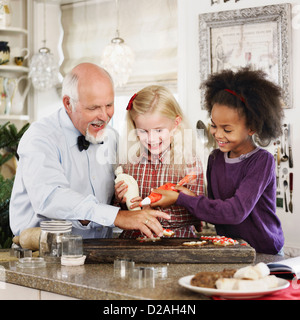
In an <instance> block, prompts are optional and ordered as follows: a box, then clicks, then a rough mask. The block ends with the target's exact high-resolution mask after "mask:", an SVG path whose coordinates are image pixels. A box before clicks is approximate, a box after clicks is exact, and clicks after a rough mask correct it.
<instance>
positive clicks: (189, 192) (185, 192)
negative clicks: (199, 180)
mask: <svg viewBox="0 0 300 320" xmlns="http://www.w3.org/2000/svg"><path fill="white" fill-rule="evenodd" d="M174 189H175V190H178V191H180V192H182V193H184V194H186V195H188V196H192V197H195V196H196V194H195V193H194V192H193V191H191V190H190V189H188V188H185V187H181V186H175V187H174Z"/></svg>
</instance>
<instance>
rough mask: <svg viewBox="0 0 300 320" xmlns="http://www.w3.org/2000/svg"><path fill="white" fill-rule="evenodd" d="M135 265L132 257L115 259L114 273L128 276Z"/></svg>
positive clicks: (124, 276)
mask: <svg viewBox="0 0 300 320" xmlns="http://www.w3.org/2000/svg"><path fill="white" fill-rule="evenodd" d="M134 266H135V262H134V261H133V260H131V259H116V260H114V275H115V276H117V277H121V278H127V277H128V276H129V274H130V273H131V270H132V269H133V268H134Z"/></svg>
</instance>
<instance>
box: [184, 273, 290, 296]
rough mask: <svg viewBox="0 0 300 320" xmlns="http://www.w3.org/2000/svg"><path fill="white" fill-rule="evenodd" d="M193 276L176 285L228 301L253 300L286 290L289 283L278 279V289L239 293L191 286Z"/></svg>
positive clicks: (237, 291)
mask: <svg viewBox="0 0 300 320" xmlns="http://www.w3.org/2000/svg"><path fill="white" fill-rule="evenodd" d="M193 277H194V275H191V276H186V277H182V278H180V279H179V280H178V283H179V284H180V285H181V286H182V287H184V288H187V289H190V290H192V291H195V292H199V293H202V294H204V295H206V296H220V297H223V298H230V299H253V298H258V297H262V296H265V295H267V294H270V293H274V292H276V291H279V290H282V289H285V288H287V287H288V286H289V285H290V283H289V281H287V280H284V279H281V278H278V280H279V283H278V287H276V288H272V289H267V290H255V291H239V290H227V291H224V290H219V289H212V288H203V287H196V286H192V285H191V279H192V278H193Z"/></svg>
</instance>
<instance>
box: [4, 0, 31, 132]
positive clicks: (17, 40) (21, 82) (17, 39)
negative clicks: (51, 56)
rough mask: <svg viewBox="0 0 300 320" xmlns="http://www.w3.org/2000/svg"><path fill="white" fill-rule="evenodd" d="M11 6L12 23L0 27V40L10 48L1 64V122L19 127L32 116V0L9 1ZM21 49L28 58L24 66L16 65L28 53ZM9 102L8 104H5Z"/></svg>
mask: <svg viewBox="0 0 300 320" xmlns="http://www.w3.org/2000/svg"><path fill="white" fill-rule="evenodd" d="M10 6H11V24H10V25H9V26H7V27H3V26H0V41H5V42H8V46H9V48H10V60H9V62H8V63H6V64H2V65H0V124H3V123H5V122H7V121H10V122H13V123H15V124H16V125H17V126H22V125H23V124H25V123H26V122H31V121H32V120H33V119H34V107H33V98H32V89H30V80H29V79H28V74H29V59H30V57H31V56H32V54H33V52H32V51H33V50H32V39H31V35H32V16H33V13H32V11H33V2H32V0H26V1H24V0H11V1H10ZM24 48H26V49H28V51H29V57H28V58H27V59H25V60H24V62H23V65H17V64H16V63H15V57H18V56H26V54H27V52H26V50H25V49H24ZM22 49H24V50H22ZM4 82H5V85H4ZM3 93H4V94H5V96H4V95H3ZM24 97H25V98H24ZM9 102H11V105H7V103H9ZM4 105H5V106H6V107H5V109H4V107H3V106H4Z"/></svg>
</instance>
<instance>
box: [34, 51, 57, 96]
mask: <svg viewBox="0 0 300 320" xmlns="http://www.w3.org/2000/svg"><path fill="white" fill-rule="evenodd" d="M29 78H31V81H32V84H33V86H34V88H35V89H37V90H40V91H45V90H48V89H51V88H52V87H54V86H55V85H56V84H57V83H58V65H57V64H56V61H55V59H54V56H53V54H52V53H51V52H50V50H49V49H48V48H46V47H43V48H40V49H39V52H38V53H37V54H35V55H33V56H32V58H31V62H30V71H29Z"/></svg>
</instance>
